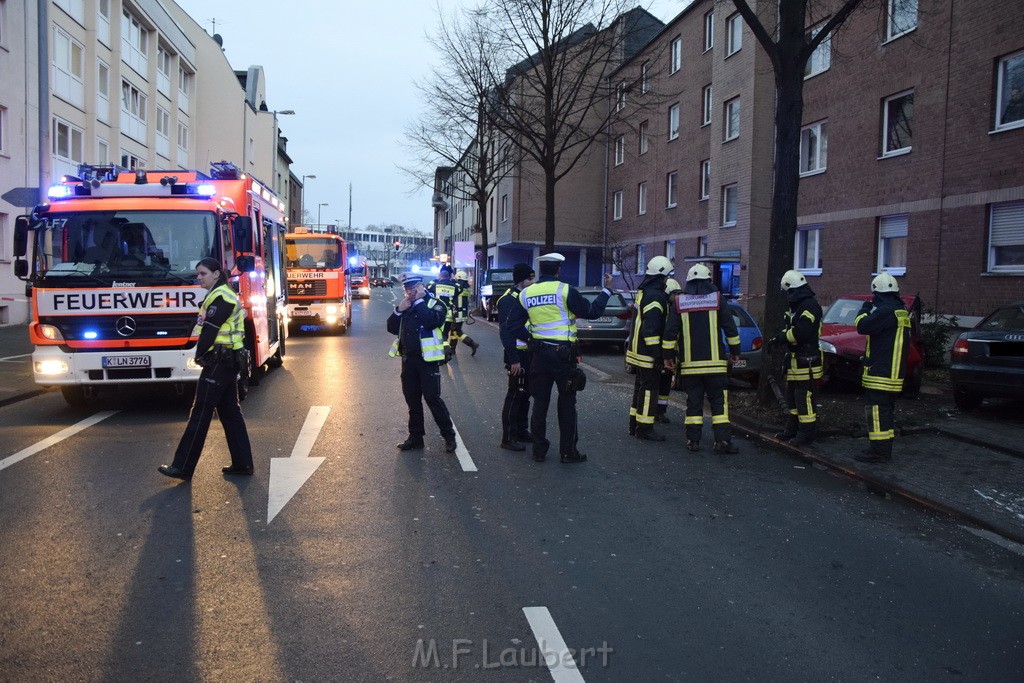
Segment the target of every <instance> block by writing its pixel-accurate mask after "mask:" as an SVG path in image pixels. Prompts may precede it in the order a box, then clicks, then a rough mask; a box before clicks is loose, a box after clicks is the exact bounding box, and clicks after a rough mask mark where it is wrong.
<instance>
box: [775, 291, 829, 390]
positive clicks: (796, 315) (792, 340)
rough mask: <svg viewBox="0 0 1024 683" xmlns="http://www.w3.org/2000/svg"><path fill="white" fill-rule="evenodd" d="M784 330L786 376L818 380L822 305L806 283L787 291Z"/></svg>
mask: <svg viewBox="0 0 1024 683" xmlns="http://www.w3.org/2000/svg"><path fill="white" fill-rule="evenodd" d="M786 296H787V298H788V299H789V310H788V311H786V316H785V318H786V319H785V323H784V328H783V333H784V334H785V335H786V341H788V342H789V363H788V365H787V367H786V379H787V380H790V381H803V382H806V381H810V380H812V379H821V377H822V375H823V370H822V368H823V356H822V353H821V348H820V347H819V346H818V338H819V337H820V336H821V315H822V313H821V305H820V304H818V302H817V300H816V299H815V298H814V292H813V291H811V288H810V287H808V286H807V285H804V286H803V287H797V288H795V289H791V290H789V292H787V294H786Z"/></svg>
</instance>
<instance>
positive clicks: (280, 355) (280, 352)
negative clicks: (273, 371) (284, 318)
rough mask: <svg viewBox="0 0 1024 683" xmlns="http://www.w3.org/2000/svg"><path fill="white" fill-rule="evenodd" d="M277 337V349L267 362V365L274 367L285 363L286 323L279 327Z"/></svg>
mask: <svg viewBox="0 0 1024 683" xmlns="http://www.w3.org/2000/svg"><path fill="white" fill-rule="evenodd" d="M277 339H278V344H277V351H275V352H274V355H273V356H271V357H270V360H269V361H268V362H267V365H269V366H270V367H272V368H279V367H281V366H282V365H284V356H285V348H284V339H285V329H284V325H282V326H280V327H279V328H278V337H277Z"/></svg>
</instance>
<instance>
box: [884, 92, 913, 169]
mask: <svg viewBox="0 0 1024 683" xmlns="http://www.w3.org/2000/svg"><path fill="white" fill-rule="evenodd" d="M882 118H883V122H882V129H883V131H884V134H885V138H884V139H883V140H882V156H890V155H896V154H906V153H907V152H909V151H910V147H911V139H912V138H913V124H914V91H913V90H908V91H906V92H902V93H899V94H897V95H893V96H892V97H887V98H886V99H885V101H884V102H883V104H882Z"/></svg>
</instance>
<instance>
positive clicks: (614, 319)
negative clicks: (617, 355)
mask: <svg viewBox="0 0 1024 683" xmlns="http://www.w3.org/2000/svg"><path fill="white" fill-rule="evenodd" d="M579 292H580V294H582V295H583V297H584V298H585V299H587V301H593V300H594V299H596V298H597V295H598V294H600V293H601V288H600V287H581V288H580V289H579ZM632 319H633V309H632V308H630V306H629V304H627V303H626V300H625V299H624V298H623V296H622V295H621V294H619V293H618V292H615V293H614V294H612V295H611V297H610V298H609V299H608V305H607V306H606V307H605V309H604V315H602V316H601V317H600V318H598V319H596V320H584V319H582V318H577V319H576V338H577V339H579V341H580V343H587V344H589V343H600V344H614V345H615V346H616V347H617V348H618V349H619V350H620V351H623V352H624V351H625V350H626V337H628V336H629V326H630V321H631V320H632Z"/></svg>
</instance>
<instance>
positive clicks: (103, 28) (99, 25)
mask: <svg viewBox="0 0 1024 683" xmlns="http://www.w3.org/2000/svg"><path fill="white" fill-rule="evenodd" d="M96 37H97V38H99V39H100V42H102V43H103V44H104V45H106V46H108V47H109V46H110V0H99V2H97V3H96Z"/></svg>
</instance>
